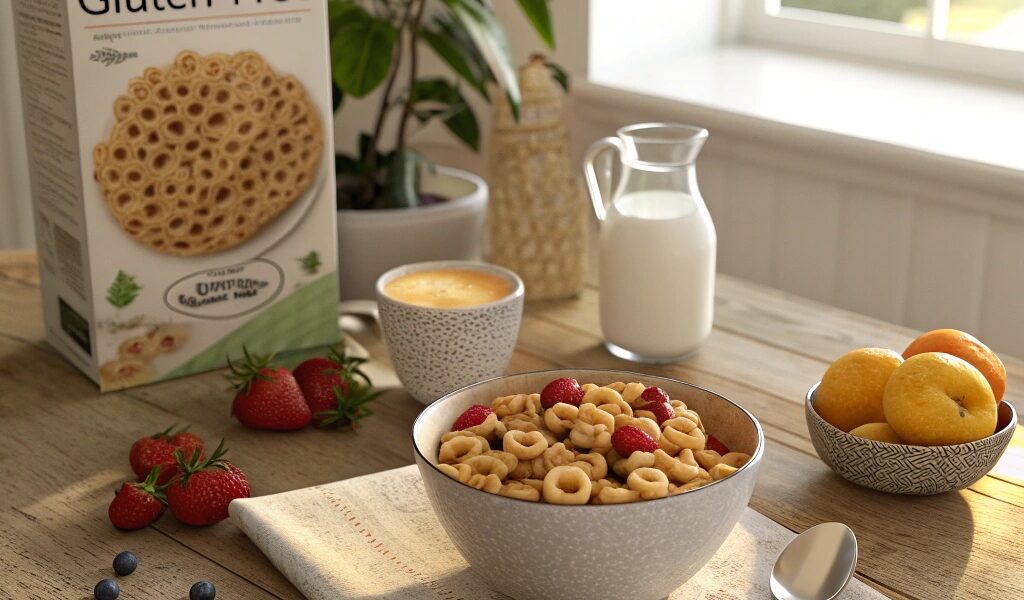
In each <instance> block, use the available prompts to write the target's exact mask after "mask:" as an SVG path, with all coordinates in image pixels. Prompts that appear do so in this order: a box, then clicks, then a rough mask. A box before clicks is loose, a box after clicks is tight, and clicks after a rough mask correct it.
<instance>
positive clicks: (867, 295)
mask: <svg viewBox="0 0 1024 600" xmlns="http://www.w3.org/2000/svg"><path fill="white" fill-rule="evenodd" d="M844 197H845V198H846V200H845V202H844V204H843V211H842V222H841V226H840V231H839V237H840V244H839V248H840V251H839V262H838V265H837V267H838V272H839V287H838V290H837V291H838V293H837V296H836V303H837V304H838V305H839V306H842V307H844V308H849V309H850V310H854V311H857V312H860V313H864V314H867V315H871V316H873V317H878V318H881V319H886V320H889V321H894V322H896V323H904V322H905V320H904V316H905V314H904V307H905V303H906V297H907V269H908V267H909V264H910V247H911V234H912V230H913V228H912V219H913V204H912V202H911V201H910V200H909V199H907V198H904V197H900V196H894V195H890V194H886V193H884V192H879V191H875V190H867V189H853V190H849V191H847V192H846V193H845V194H844Z"/></svg>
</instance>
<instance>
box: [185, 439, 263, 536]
mask: <svg viewBox="0 0 1024 600" xmlns="http://www.w3.org/2000/svg"><path fill="white" fill-rule="evenodd" d="M226 453H227V450H226V449H225V448H224V440H221V441H220V444H219V445H218V446H217V449H216V450H214V451H213V454H212V455H210V458H208V459H206V460H202V459H201V458H199V455H198V454H193V455H192V457H191V458H190V459H188V460H187V461H186V460H185V457H184V456H183V455H182V454H181V452H175V453H174V455H175V459H176V460H177V462H178V469H179V470H180V471H181V473H179V474H178V475H176V476H175V477H174V479H172V480H171V481H170V482H169V483H168V484H167V489H166V493H167V503H168V504H169V505H170V507H171V514H173V515H174V516H175V518H177V519H178V520H179V521H181V522H182V523H185V524H186V525H212V524H214V523H216V522H218V521H223V520H224V519H226V518H227V516H228V504H230V503H231V501H232V500H234V499H235V498H248V497H249V480H248V479H246V478H245V474H244V473H242V471H241V470H239V468H238V467H236V466H235V465H233V464H231V463H230V462H228V461H226V460H224V459H223V456H224V454H226Z"/></svg>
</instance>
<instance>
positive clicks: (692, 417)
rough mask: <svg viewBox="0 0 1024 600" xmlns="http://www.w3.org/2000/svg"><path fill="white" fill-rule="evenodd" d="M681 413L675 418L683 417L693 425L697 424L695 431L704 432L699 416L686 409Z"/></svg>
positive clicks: (693, 411)
mask: <svg viewBox="0 0 1024 600" xmlns="http://www.w3.org/2000/svg"><path fill="white" fill-rule="evenodd" d="M682 413H683V414H681V415H680V414H677V415H676V416H677V417H685V418H687V419H689V420H691V421H693V422H694V423H696V424H697V429H700V430H701V431H705V429H704V423H703V422H702V421H701V419H700V415H699V414H697V411H695V410H689V409H687V410H684V411H682ZM705 433H706V431H705Z"/></svg>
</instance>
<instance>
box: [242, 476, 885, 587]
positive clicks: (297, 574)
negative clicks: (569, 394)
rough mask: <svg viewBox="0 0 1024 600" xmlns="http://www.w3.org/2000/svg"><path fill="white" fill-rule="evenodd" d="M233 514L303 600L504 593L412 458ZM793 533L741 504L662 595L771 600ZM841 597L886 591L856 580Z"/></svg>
mask: <svg viewBox="0 0 1024 600" xmlns="http://www.w3.org/2000/svg"><path fill="white" fill-rule="evenodd" d="M231 520H232V521H233V522H234V523H235V524H236V525H238V527H239V528H240V529H241V530H242V531H244V532H245V534H246V535H248V536H249V538H250V539H252V541H253V542H254V543H255V544H256V545H257V546H258V547H259V548H260V549H261V550H262V551H263V553H264V554H266V555H267V557H268V558H269V559H270V561H271V562H273V563H274V565H275V566H276V567H277V568H278V569H280V571H281V572H282V573H283V574H284V575H285V577H287V578H288V579H289V580H290V581H291V582H292V583H293V584H294V585H295V587H296V588H298V589H299V591H301V592H302V593H303V594H305V596H306V597H307V598H309V599H310V600H328V599H329V600H335V599H337V598H374V599H379V600H385V599H386V600H391V599H394V600H438V598H465V599H467V600H469V599H493V600H507V596H504V595H502V594H499V593H497V592H494V591H493V590H491V589H490V588H488V587H487V585H486V584H484V583H483V582H482V581H481V580H480V579H478V578H477V577H476V575H474V573H473V571H472V570H470V568H469V565H468V564H467V563H466V561H465V560H464V559H463V558H462V556H461V555H460V554H459V553H458V551H457V550H456V549H455V546H453V545H452V543H451V541H450V540H449V539H448V536H447V535H446V534H445V533H444V530H443V529H442V528H441V524H440V523H439V522H438V520H437V517H435V516H434V511H433V509H431V507H430V503H429V502H428V501H427V497H426V494H425V493H424V491H423V483H422V481H421V480H420V476H419V472H418V471H417V470H416V467H415V465H410V466H408V467H402V468H400V469H393V470H391V471H384V472H381V473H374V474H372V475H366V476H363V477H356V478H353V479H347V480H344V481H339V482H336V483H331V484H327V485H319V486H315V487H311V488H305V489H301V490H295V491H292V492H285V493H282V494H275V495H272V496H262V497H259V498H249V499H245V500H236V501H234V502H232V503H231ZM793 537H794V534H793V533H792V532H791V531H789V530H787V529H786V528H784V527H782V526H781V525H779V524H777V523H775V522H774V521H772V520H770V519H768V518H766V517H764V516H762V515H760V514H758V513H757V512H754V511H753V510H751V509H749V508H748V509H747V510H746V512H745V513H744V515H743V518H742V519H740V522H739V524H737V525H736V528H735V529H733V531H732V534H730V536H729V538H728V539H727V540H726V541H725V544H723V545H722V547H721V548H720V549H719V551H718V553H717V554H715V556H714V557H713V558H712V559H711V561H710V562H709V563H708V564H707V565H706V566H705V567H704V568H703V569H701V571H700V572H699V573H697V575H696V576H694V577H693V578H692V579H691V580H690V581H688V582H687V583H686V584H684V585H683V587H681V588H679V589H678V590H676V592H675V593H673V594H672V596H671V597H670V600H698V599H701V600H704V599H706V600H711V599H715V600H732V599H737V600H738V599H741V598H756V599H758V600H763V599H765V598H770V597H771V595H770V593H769V590H768V574H769V573H770V572H771V568H772V565H773V564H774V563H775V559H776V557H777V556H778V555H779V552H781V551H782V549H783V548H784V547H785V545H786V543H787V542H789V540H791V539H792V538H793ZM842 598H844V599H848V600H860V599H865V600H866V599H875V598H884V596H882V595H880V594H879V593H878V592H876V591H875V590H873V589H871V588H870V587H868V586H866V585H865V584H863V583H862V582H860V581H857V580H854V581H851V582H850V585H849V586H847V588H846V590H845V591H844V592H843V594H842Z"/></svg>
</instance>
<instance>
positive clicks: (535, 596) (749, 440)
mask: <svg viewBox="0 0 1024 600" xmlns="http://www.w3.org/2000/svg"><path fill="white" fill-rule="evenodd" d="M561 377H572V378H575V379H577V380H578V381H580V382H581V383H595V384H598V385H605V384H609V383H612V382H616V381H623V382H632V381H636V382H640V383H643V384H644V385H646V386H658V387H661V388H662V389H664V390H665V391H666V392H668V394H669V395H670V396H671V397H672V398H674V399H679V400H682V401H683V402H685V403H686V404H687V406H688V407H689V408H691V409H693V410H696V411H697V412H698V413H699V414H700V415H701V420H702V421H703V423H704V425H705V427H706V428H707V430H708V431H709V432H710V433H712V434H714V436H715V437H716V438H718V439H719V440H721V441H722V442H724V443H725V444H726V445H727V446H728V447H729V448H731V449H733V450H737V451H740V452H746V453H748V454H750V456H751V458H750V460H749V462H747V463H746V464H745V465H743V466H741V467H740V468H739V469H738V470H737V471H735V472H734V473H733V474H732V475H730V476H728V477H726V478H724V479H720V480H718V481H713V482H711V483H709V484H707V485H705V486H704V487H700V488H697V489H693V490H690V491H687V492H684V493H681V494H677V495H673V496H667V497H664V498H659V499H656V500H645V501H640V502H633V503H628V504H607V505H591V504H587V505H579V506H574V505H558V504H546V503H543V502H528V501H525V500H518V499H513V498H508V497H505V496H499V495H496V494H489V493H486V492H483V491H480V490H477V489H474V488H472V487H470V486H468V485H464V484H462V483H459V482H458V481H456V480H454V479H451V478H450V477H448V476H447V475H445V474H444V473H442V472H441V470H440V469H439V468H438V466H437V465H438V461H437V456H438V450H439V447H440V439H441V436H442V435H443V434H445V433H447V432H448V431H449V430H450V429H451V426H452V423H453V422H454V421H455V419H456V418H457V417H458V416H459V415H460V414H462V412H463V411H464V410H465V409H466V408H468V407H469V406H470V405H472V404H488V405H489V404H490V403H491V401H492V400H493V399H495V398H497V397H500V396H506V395H510V394H518V393H531V392H539V391H540V390H541V389H542V388H543V387H544V386H545V385H546V384H547V383H549V382H550V381H552V380H554V379H558V378H561ZM412 433H413V445H414V448H415V459H416V464H417V466H418V467H419V471H420V475H421V477H422V478H423V483H424V487H425V489H426V492H427V497H428V498H429V499H430V503H431V505H432V506H433V508H434V511H435V512H436V513H437V516H438V519H439V520H440V522H441V524H442V526H443V527H444V529H445V531H446V532H447V533H448V535H449V537H450V538H451V539H452V542H453V543H454V544H455V546H456V547H457V548H458V549H459V552H461V553H462V555H463V557H464V558H465V559H466V561H467V562H468V563H469V564H470V566H471V567H472V568H473V570H474V571H475V572H476V574H477V575H478V576H480V577H481V578H482V579H483V580H485V581H486V582H487V583H488V584H490V585H491V586H492V587H493V588H494V589H495V590H497V591H500V592H502V593H504V594H507V595H509V596H511V597H513V598H516V599H517V600H549V599H552V598H558V599H560V600H575V599H580V600H584V599H587V600H589V599H592V598H630V599H635V600H656V599H661V598H665V597H667V596H668V595H669V594H671V593H672V592H673V591H674V590H675V589H676V588H678V587H679V586H680V585H682V584H683V583H685V582H686V581H687V580H688V579H689V578H690V577H692V576H693V575H694V574H695V573H696V572H697V571H698V570H699V569H700V568H701V567H702V566H704V564H705V563H706V562H707V561H708V560H709V559H710V558H711V557H712V555H714V553H715V552H716V551H717V550H718V548H719V547H720V546H721V545H722V543H723V542H724V541H725V539H726V537H727V536H728V535H729V532H730V531H732V529H733V527H734V526H735V525H736V523H737V521H738V520H739V518H740V516H741V515H742V514H743V510H744V509H745V508H746V506H747V503H748V502H749V501H750V496H751V494H752V493H753V491H754V484H755V483H756V480H757V473H758V469H759V468H760V464H761V458H762V455H763V453H764V434H763V432H762V431H761V426H760V424H759V423H758V422H757V419H755V418H754V417H753V415H751V414H750V413H749V412H747V411H746V410H744V409H743V408H741V407H740V406H739V405H737V404H735V403H733V402H731V401H729V400H727V399H726V398H724V397H722V396H719V395H718V394H715V393H713V392H710V391H708V390H705V389H702V388H699V387H696V386H693V385H690V384H687V383H683V382H681V381H676V380H673V379H667V378H663V377H654V376H651V375H643V374H640V373H632V372H628V371H609V370H591V369H563V370H553V371H539V372H533V373H521V374H517V375H510V376H506V377H499V378H496V379H491V380H487V381H483V382H480V383H477V384H474V385H471V386H469V387H466V388H463V389H461V390H458V391H455V392H452V393H450V394H448V395H446V396H444V397H442V398H441V399H439V400H437V401H436V402H434V403H433V404H431V405H430V406H428V407H427V408H426V409H424V411H423V413H422V414H420V416H419V418H417V420H416V422H415V424H414V425H413V432H412ZM652 563H656V564H657V565H658V568H657V569H656V570H654V571H652V570H651V569H649V568H644V567H638V566H640V565H650V564H652Z"/></svg>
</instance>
